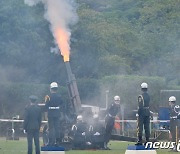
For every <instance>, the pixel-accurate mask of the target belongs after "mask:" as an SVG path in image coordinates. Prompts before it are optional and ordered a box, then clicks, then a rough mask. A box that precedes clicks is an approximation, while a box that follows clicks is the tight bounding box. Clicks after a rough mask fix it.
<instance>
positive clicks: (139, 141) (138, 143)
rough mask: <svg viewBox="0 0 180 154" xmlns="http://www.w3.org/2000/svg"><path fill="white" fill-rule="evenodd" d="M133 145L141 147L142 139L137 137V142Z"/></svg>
mask: <svg viewBox="0 0 180 154" xmlns="http://www.w3.org/2000/svg"><path fill="white" fill-rule="evenodd" d="M135 145H142V137H138V141H137V142H136V144H135Z"/></svg>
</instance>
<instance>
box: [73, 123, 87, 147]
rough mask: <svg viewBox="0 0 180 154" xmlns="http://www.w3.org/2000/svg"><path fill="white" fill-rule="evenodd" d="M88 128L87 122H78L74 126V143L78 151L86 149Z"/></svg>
mask: <svg viewBox="0 0 180 154" xmlns="http://www.w3.org/2000/svg"><path fill="white" fill-rule="evenodd" d="M87 130H88V126H87V124H86V123H85V122H82V121H80V122H77V123H76V124H75V125H73V126H72V132H73V138H74V140H73V143H74V147H75V148H78V149H85V148H86V135H87Z"/></svg>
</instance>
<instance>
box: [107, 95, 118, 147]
mask: <svg viewBox="0 0 180 154" xmlns="http://www.w3.org/2000/svg"><path fill="white" fill-rule="evenodd" d="M119 111H120V97H119V96H114V102H113V103H112V104H111V105H110V107H109V108H108V110H107V114H106V117H105V133H106V135H105V144H104V147H105V149H107V150H109V148H108V147H107V144H108V142H109V140H110V137H111V132H112V130H113V127H114V122H115V116H116V115H117V114H118V112H119Z"/></svg>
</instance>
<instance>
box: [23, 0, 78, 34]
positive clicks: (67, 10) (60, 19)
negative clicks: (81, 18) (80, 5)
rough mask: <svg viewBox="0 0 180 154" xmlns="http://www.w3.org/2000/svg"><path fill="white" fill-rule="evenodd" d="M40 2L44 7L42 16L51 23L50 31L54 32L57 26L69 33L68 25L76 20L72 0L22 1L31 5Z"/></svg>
mask: <svg viewBox="0 0 180 154" xmlns="http://www.w3.org/2000/svg"><path fill="white" fill-rule="evenodd" d="M39 2H42V3H43V4H44V8H45V14H44V17H45V19H47V20H48V21H49V22H50V23H51V31H52V32H53V35H54V32H55V29H56V28H57V27H61V28H63V29H64V30H65V31H67V32H68V33H69V36H70V35H71V33H70V28H69V26H70V25H74V24H75V23H77V21H78V16H77V13H76V4H75V2H74V0H24V3H25V4H27V5H29V6H33V5H36V4H38V3H39Z"/></svg>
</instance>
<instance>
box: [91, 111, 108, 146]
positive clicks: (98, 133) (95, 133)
mask: <svg viewBox="0 0 180 154" xmlns="http://www.w3.org/2000/svg"><path fill="white" fill-rule="evenodd" d="M89 131H90V142H91V143H92V148H96V149H104V141H105V127H104V125H103V123H102V122H101V121H100V120H99V116H98V114H95V115H94V116H93V123H92V125H90V128H89Z"/></svg>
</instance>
